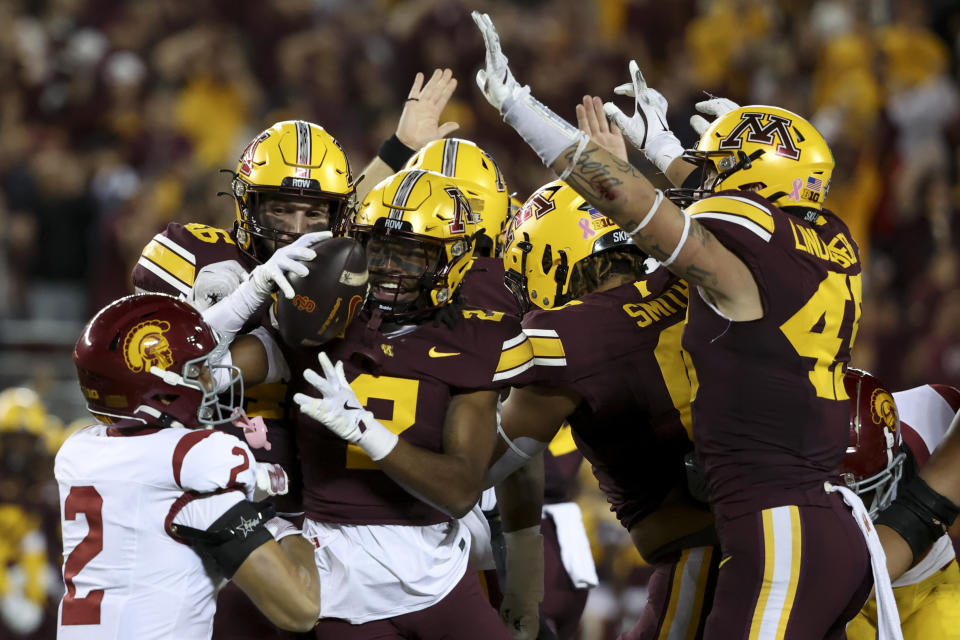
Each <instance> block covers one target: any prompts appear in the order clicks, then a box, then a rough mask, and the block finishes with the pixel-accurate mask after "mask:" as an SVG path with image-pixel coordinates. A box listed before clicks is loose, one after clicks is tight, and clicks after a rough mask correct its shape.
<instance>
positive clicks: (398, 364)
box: [294, 309, 533, 525]
mask: <svg viewBox="0 0 960 640" xmlns="http://www.w3.org/2000/svg"><path fill="white" fill-rule="evenodd" d="M462 314H463V318H461V319H460V320H459V321H458V322H457V324H456V326H455V327H454V328H452V329H451V328H449V327H447V326H446V325H443V324H441V325H440V326H434V325H433V323H432V322H426V323H425V324H422V325H418V326H406V327H402V328H400V329H398V330H395V331H390V332H387V333H384V332H381V331H379V330H378V331H374V330H371V329H370V328H369V327H368V323H366V322H354V323H353V324H352V325H351V326H350V328H349V329H348V331H347V335H346V337H345V338H343V339H341V340H336V341H334V342H332V343H331V344H330V345H328V346H327V347H326V351H327V354H328V355H329V356H330V359H331V360H332V361H334V362H336V361H337V360H342V361H343V363H344V372H345V374H346V377H347V380H348V381H349V382H350V386H351V387H352V388H353V391H354V393H356V395H357V398H358V399H359V400H360V402H361V403H363V405H364V407H365V408H366V409H367V410H369V411H370V412H372V413H373V416H374V417H375V418H376V419H377V420H379V421H380V423H381V424H383V426H385V427H387V428H388V429H390V430H391V431H393V432H394V433H396V434H398V435H400V437H402V438H403V439H405V440H406V441H407V442H409V443H410V444H412V445H415V446H418V447H422V448H424V449H427V450H429V451H434V452H442V451H443V429H444V424H445V421H446V416H447V408H448V406H449V405H450V400H451V398H452V397H453V396H454V395H455V394H458V393H465V392H471V391H481V390H496V389H502V388H505V387H509V386H510V385H511V384H516V383H518V382H521V381H523V380H525V376H526V375H528V372H529V371H530V370H531V369H532V367H533V352H532V350H531V347H530V342H529V341H528V340H527V338H526V336H525V335H524V334H523V331H522V329H521V327H520V322H519V320H518V319H516V318H513V317H511V316H510V315H508V314H504V313H503V312H500V311H498V312H488V311H479V310H472V309H467V310H463V311H462ZM316 353H317V352H316V351H314V352H312V353H307V354H305V355H306V360H305V363H304V364H306V366H310V367H314V368H315V367H316V366H317V365H316ZM359 353H365V354H373V355H374V356H375V360H376V361H375V362H374V361H373V359H371V358H370V357H368V356H362V357H361V356H360V355H358V354H359ZM294 380H296V381H297V383H296V384H297V386H298V387H300V388H298V389H297V390H298V391H303V392H304V393H306V394H308V395H316V393H317V392H316V390H315V389H313V388H312V387H310V386H309V385H308V384H306V383H305V382H303V381H302V376H300V375H295V376H294ZM295 411H296V409H295ZM296 420H297V445H298V448H299V451H300V460H301V466H302V468H303V483H304V506H305V508H306V512H307V517H309V518H311V519H313V520H318V521H323V522H339V523H345V524H402V525H428V524H436V523H439V522H444V521H447V520H449V519H450V518H449V516H447V515H446V514H444V513H442V512H440V511H438V510H437V509H435V508H433V507H432V506H430V505H428V504H426V503H424V502H422V501H420V500H419V499H417V498H415V497H414V496H412V495H411V494H409V493H407V491H405V490H404V489H403V488H402V487H401V486H400V485H398V484H396V483H395V482H394V481H393V480H392V479H391V478H390V477H389V476H388V475H387V474H386V473H384V472H382V471H380V469H379V467H378V466H377V464H376V463H375V462H373V461H372V460H371V459H370V458H369V457H368V456H367V455H366V454H365V453H364V452H363V451H362V450H361V449H360V447H358V446H356V445H353V444H348V443H347V442H346V441H344V440H342V439H341V438H340V437H339V436H337V435H336V434H334V433H333V432H331V431H329V430H328V429H327V428H326V427H324V426H323V425H322V424H320V423H318V422H316V421H314V420H312V419H310V418H308V417H305V416H303V415H301V414H299V412H297V418H296ZM489 426H490V429H496V425H495V424H492V423H491V424H490V425H489Z"/></svg>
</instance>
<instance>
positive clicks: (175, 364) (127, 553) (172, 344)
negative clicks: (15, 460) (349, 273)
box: [55, 234, 320, 640]
mask: <svg viewBox="0 0 960 640" xmlns="http://www.w3.org/2000/svg"><path fill="white" fill-rule="evenodd" d="M311 235H316V234H311ZM308 239H309V240H313V239H315V238H313V237H308ZM295 244H296V243H295ZM313 254H314V252H313V251H311V250H305V249H303V248H301V247H299V246H294V245H291V247H287V248H284V249H283V250H280V251H278V252H277V254H275V256H274V258H273V259H271V261H268V263H267V264H265V265H263V266H262V267H258V270H259V273H258V272H257V270H255V272H254V274H252V276H251V279H250V284H249V285H248V288H250V289H251V290H253V294H254V295H253V297H264V298H265V295H264V292H265V291H266V292H267V293H269V289H271V288H273V287H276V286H281V287H283V286H284V285H286V286H289V283H287V282H286V280H285V276H284V272H286V271H290V270H296V267H302V265H299V264H298V263H297V262H296V260H299V259H310V258H312V257H313ZM291 256H296V258H295V259H293V260H291V259H290V258H291ZM257 285H259V288H257ZM214 308H215V307H214ZM217 347H218V338H217V335H216V334H215V333H214V331H213V330H212V329H211V328H210V326H209V325H208V324H207V322H205V321H204V319H203V317H202V316H201V315H200V313H199V312H197V311H196V310H195V309H194V308H193V307H191V306H190V305H188V304H187V303H186V302H182V301H180V300H177V299H176V298H173V297H171V296H167V295H163V294H143V295H134V296H128V297H125V298H121V299H120V300H117V301H115V302H113V303H111V304H110V305H108V306H107V307H105V308H104V309H102V310H101V311H100V312H99V313H97V315H96V316H94V318H93V319H92V320H91V321H90V322H89V323H88V324H87V326H86V327H85V329H84V331H83V333H82V334H81V336H80V339H79V340H78V341H77V345H76V348H75V351H74V362H75V364H76V366H77V376H78V378H79V382H80V387H81V390H82V392H83V394H84V396H85V398H86V400H87V405H88V408H89V409H90V411H91V413H92V414H93V415H94V416H95V417H96V418H97V420H98V423H97V424H94V425H92V426H90V427H87V428H85V429H82V430H80V431H79V432H77V433H76V434H74V435H73V436H71V437H70V438H69V439H68V440H67V441H66V442H65V443H64V445H63V447H62V448H61V449H60V451H59V453H58V454H57V458H56V463H55V475H56V478H57V482H58V484H59V487H60V507H61V514H62V518H61V525H62V529H63V557H64V564H63V579H64V583H65V587H66V593H65V595H64V597H63V600H62V602H61V605H60V610H59V612H58V637H59V638H63V639H69V640H73V639H84V640H85V639H88V638H89V639H91V640H92V639H96V640H110V639H121V638H137V639H138V640H150V639H154V638H157V639H159V638H164V639H166V638H177V639H178V640H179V639H190V640H193V639H198V640H206V639H208V638H210V634H211V631H212V626H213V614H214V610H215V608H216V594H217V591H218V590H219V589H220V587H222V586H223V584H224V583H225V580H224V578H226V579H232V580H233V581H234V582H235V583H236V584H237V585H238V586H239V587H240V588H241V589H242V590H243V591H244V592H245V593H246V594H247V596H248V597H249V598H250V599H251V600H252V601H253V603H254V604H255V605H256V606H257V607H258V608H259V609H260V610H261V611H262V612H263V613H264V614H265V615H266V616H267V617H268V618H269V619H270V620H271V621H272V622H273V623H274V624H276V625H277V626H279V627H281V628H285V629H290V630H296V631H304V630H309V629H310V628H311V627H313V625H314V624H315V623H316V620H317V617H318V615H319V603H320V595H319V581H318V577H317V573H316V569H315V568H314V563H313V550H312V547H311V545H310V544H309V543H308V542H307V541H306V540H305V539H304V538H302V537H301V536H299V535H290V534H291V533H299V532H298V531H297V530H296V529H295V528H294V527H293V526H292V525H289V523H286V522H285V521H282V520H279V519H277V518H274V519H271V518H270V516H271V515H272V514H270V511H269V509H268V508H266V507H265V506H263V505H260V504H257V503H255V502H253V501H252V498H253V497H254V491H255V489H257V488H259V489H261V490H263V491H264V492H265V493H267V494H270V493H276V492H279V491H282V485H283V484H284V482H285V480H286V478H285V474H283V471H282V469H280V468H279V467H275V466H274V465H258V464H257V462H256V461H255V460H254V457H253V454H252V453H251V451H250V449H249V448H248V446H247V444H246V443H244V442H242V441H241V440H239V439H237V438H236V437H234V436H231V435H227V434H225V433H222V432H220V431H216V430H212V429H209V428H205V427H209V426H212V425H215V424H220V423H223V422H227V421H230V420H232V419H233V418H234V408H235V407H236V406H239V405H240V402H241V401H242V394H243V391H242V389H243V387H242V385H237V384H236V383H237V381H238V380H239V378H240V372H239V370H238V369H237V368H236V367H232V366H230V365H222V364H218V362H222V361H223V354H222V353H221V350H222V349H221V350H218V349H217ZM214 379H217V380H219V381H224V382H225V384H216V385H215V384H214V383H213V380H214ZM234 389H236V390H237V391H238V393H236V394H234V392H233V391H234ZM218 390H223V391H224V393H223V394H222V395H220V396H218V394H217V391H218ZM228 395H229V398H230V401H229V402H222V401H221V400H220V398H221V397H226V396H228ZM275 537H276V539H281V540H282V542H281V543H280V544H278V542H277V541H276V539H275Z"/></svg>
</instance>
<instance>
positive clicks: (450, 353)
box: [427, 347, 460, 358]
mask: <svg viewBox="0 0 960 640" xmlns="http://www.w3.org/2000/svg"><path fill="white" fill-rule="evenodd" d="M427 355H428V356H430V357H431V358H449V357H450V356H458V355H460V352H459V351H437V348H436V347H430V351H428V352H427Z"/></svg>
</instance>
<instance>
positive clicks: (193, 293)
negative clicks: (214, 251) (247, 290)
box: [189, 260, 247, 312]
mask: <svg viewBox="0 0 960 640" xmlns="http://www.w3.org/2000/svg"><path fill="white" fill-rule="evenodd" d="M246 280H247V272H246V270H245V269H244V268H243V267H241V266H240V263H239V262H237V261H236V260H223V261H222V262H214V263H213V264H208V265H207V266H205V267H204V268H202V269H200V271H198V272H197V276H196V278H194V280H193V288H192V289H190V300H189V302H190V304H192V305H193V307H194V308H195V309H196V310H197V311H200V312H203V311H205V310H207V309H209V308H210V307H212V306H213V305H215V304H216V303H218V302H220V301H221V300H223V299H224V298H226V297H227V296H228V295H230V294H231V293H233V292H234V291H236V290H237V287H239V286H240V285H241V284H243V283H244V282H245V281H246Z"/></svg>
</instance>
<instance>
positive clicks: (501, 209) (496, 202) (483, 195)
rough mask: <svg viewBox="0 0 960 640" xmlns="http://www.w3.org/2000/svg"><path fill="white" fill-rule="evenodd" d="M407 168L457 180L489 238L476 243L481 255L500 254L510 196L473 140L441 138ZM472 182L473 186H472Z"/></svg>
mask: <svg viewBox="0 0 960 640" xmlns="http://www.w3.org/2000/svg"><path fill="white" fill-rule="evenodd" d="M405 168H406V169H425V170H427V171H435V172H437V173H440V174H443V175H445V176H447V177H449V178H456V179H457V182H458V184H459V185H460V190H461V191H463V193H464V195H466V196H467V200H469V202H470V207H471V208H472V209H473V213H474V214H475V215H476V216H477V217H478V218H479V223H478V225H477V228H476V229H473V230H472V231H471V233H474V232H476V231H481V232H482V235H483V236H485V239H480V242H479V244H476V243H475V244H476V247H475V251H476V253H477V255H500V252H501V250H502V249H503V247H502V245H498V243H497V240H498V239H499V237H500V235H501V233H502V232H503V227H504V225H505V223H506V221H507V216H508V214H509V212H510V196H509V194H508V193H507V185H506V183H505V182H504V180H503V174H502V173H500V167H498V166H497V163H496V162H494V160H493V157H492V156H491V155H490V154H489V153H487V152H486V151H484V150H483V149H481V148H480V147H478V146H477V145H476V144H474V143H473V142H471V141H469V140H462V139H460V138H441V139H439V140H434V141H433V142H430V143H429V144H427V145H426V146H425V147H423V149H421V150H420V151H418V152H417V154H416V155H414V156H413V157H412V158H410V160H409V161H407V164H406V167H405ZM468 183H469V184H468Z"/></svg>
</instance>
